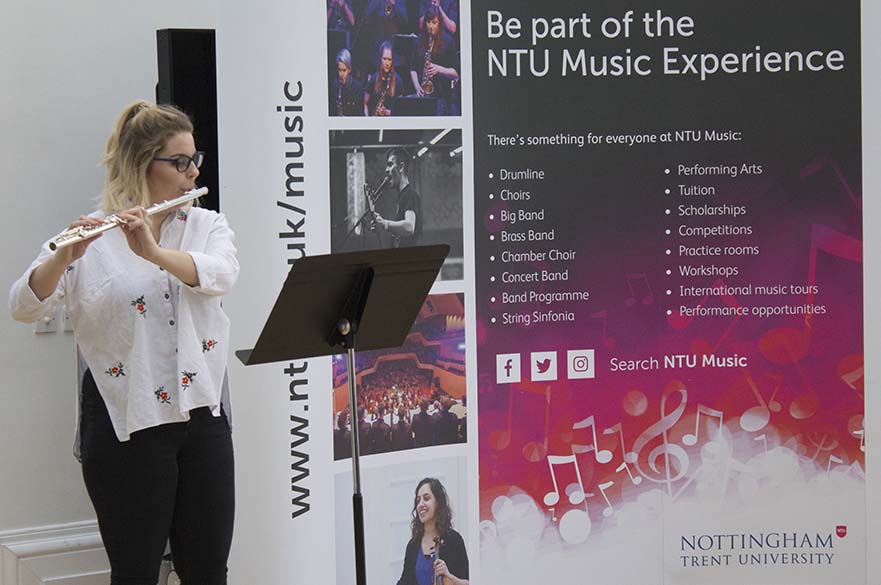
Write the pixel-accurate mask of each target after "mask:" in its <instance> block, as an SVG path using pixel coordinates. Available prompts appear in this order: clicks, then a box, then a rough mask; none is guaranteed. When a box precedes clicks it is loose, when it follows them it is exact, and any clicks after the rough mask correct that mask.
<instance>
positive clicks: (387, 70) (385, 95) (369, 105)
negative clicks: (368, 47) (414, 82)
mask: <svg viewBox="0 0 881 585" xmlns="http://www.w3.org/2000/svg"><path fill="white" fill-rule="evenodd" d="M378 56H379V62H378V63H377V69H376V71H375V72H374V73H373V74H371V75H370V77H369V78H368V80H367V91H366V92H365V94H364V107H365V108H366V110H367V113H368V115H370V116H391V115H392V113H393V112H392V109H391V98H393V97H396V96H398V95H400V94H401V92H402V91H403V88H404V83H403V81H402V80H401V76H400V75H398V73H397V72H396V71H395V57H394V54H393V53H392V44H391V43H390V42H388V41H385V42H383V43H382V44H381V45H380V46H379V55H378Z"/></svg>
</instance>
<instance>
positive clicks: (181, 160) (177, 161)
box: [153, 150, 205, 173]
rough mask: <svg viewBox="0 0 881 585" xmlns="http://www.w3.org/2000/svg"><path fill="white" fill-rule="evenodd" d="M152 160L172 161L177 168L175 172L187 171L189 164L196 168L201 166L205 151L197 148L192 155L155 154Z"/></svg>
mask: <svg viewBox="0 0 881 585" xmlns="http://www.w3.org/2000/svg"><path fill="white" fill-rule="evenodd" d="M153 160H159V161H162V162H170V163H174V168H176V169H177V172H179V173H185V172H187V169H188V168H190V165H191V164H193V165H195V166H196V168H197V169H198V168H199V167H201V166H202V161H203V160H205V153H204V152H202V151H201V150H197V151H196V154H194V155H193V156H187V155H185V154H181V155H179V156H175V157H173V158H162V157H158V156H157V157H155V158H153Z"/></svg>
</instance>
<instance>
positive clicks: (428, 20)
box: [326, 0, 462, 116]
mask: <svg viewBox="0 0 881 585" xmlns="http://www.w3.org/2000/svg"><path fill="white" fill-rule="evenodd" d="M326 2H327V52H328V55H327V62H328V79H329V80H330V91H329V94H328V99H329V104H328V107H329V113H330V115H331V116H459V115H461V113H462V92H461V86H460V78H459V74H460V72H461V67H460V53H459V42H458V40H459V0H326Z"/></svg>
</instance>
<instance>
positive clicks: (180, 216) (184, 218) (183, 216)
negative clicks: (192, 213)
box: [177, 209, 187, 221]
mask: <svg viewBox="0 0 881 585" xmlns="http://www.w3.org/2000/svg"><path fill="white" fill-rule="evenodd" d="M177 218H178V219H179V220H181V221H187V212H186V211H184V210H183V209H178V210H177Z"/></svg>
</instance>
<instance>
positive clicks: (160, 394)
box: [153, 386, 171, 404]
mask: <svg viewBox="0 0 881 585" xmlns="http://www.w3.org/2000/svg"><path fill="white" fill-rule="evenodd" d="M153 394H155V395H156V400H158V401H159V402H160V403H161V404H171V397H170V396H169V395H168V392H166V391H165V386H160V387H159V389H158V390H156V391H155V392H153Z"/></svg>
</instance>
